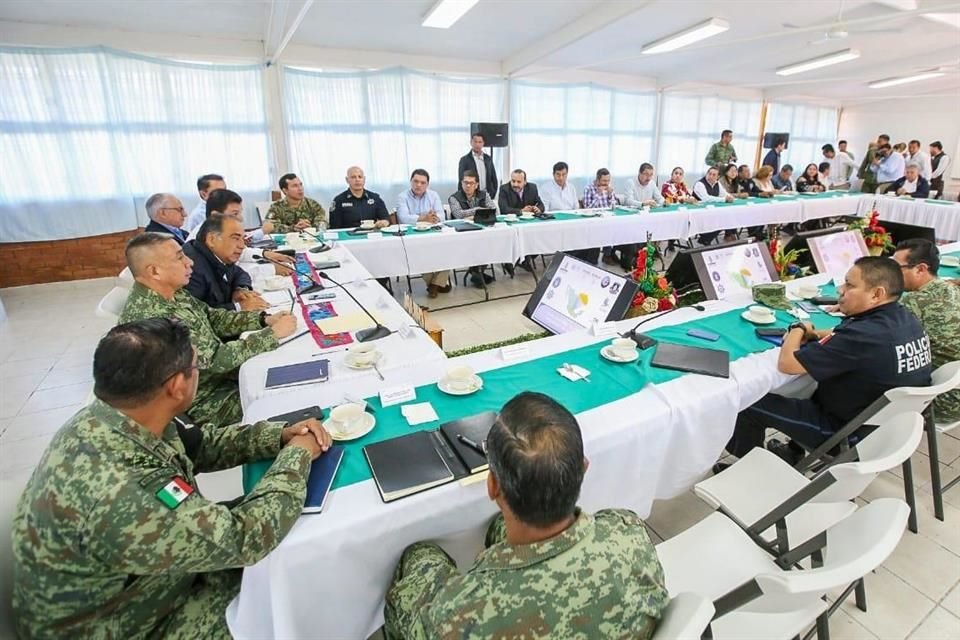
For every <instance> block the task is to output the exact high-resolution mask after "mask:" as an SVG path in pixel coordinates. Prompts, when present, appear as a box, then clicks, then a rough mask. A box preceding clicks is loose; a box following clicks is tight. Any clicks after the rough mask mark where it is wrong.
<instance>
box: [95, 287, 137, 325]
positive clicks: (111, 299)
mask: <svg viewBox="0 0 960 640" xmlns="http://www.w3.org/2000/svg"><path fill="white" fill-rule="evenodd" d="M129 296H130V290H129V289H124V288H123V287H114V288H113V289H110V291H108V292H107V295H105V296H103V298H101V299H100V303H99V304H98V305H97V311H96V314H97V315H98V316H100V317H101V318H114V319H117V318H119V317H120V314H121V313H122V312H123V305H125V304H126V303H127V298H128V297H129Z"/></svg>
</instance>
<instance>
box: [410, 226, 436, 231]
mask: <svg viewBox="0 0 960 640" xmlns="http://www.w3.org/2000/svg"><path fill="white" fill-rule="evenodd" d="M410 228H411V229H413V230H414V231H419V232H420V233H423V232H424V231H430V230H431V229H433V225H431V226H429V227H424V228H423V229H420V228H417V227H410Z"/></svg>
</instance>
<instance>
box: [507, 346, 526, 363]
mask: <svg viewBox="0 0 960 640" xmlns="http://www.w3.org/2000/svg"><path fill="white" fill-rule="evenodd" d="M529 355H530V348H529V347H528V346H527V345H525V344H511V345H507V346H506V347H500V357H501V358H503V359H504V360H505V361H507V362H509V361H510V360H519V359H520V358H526V357H527V356H529Z"/></svg>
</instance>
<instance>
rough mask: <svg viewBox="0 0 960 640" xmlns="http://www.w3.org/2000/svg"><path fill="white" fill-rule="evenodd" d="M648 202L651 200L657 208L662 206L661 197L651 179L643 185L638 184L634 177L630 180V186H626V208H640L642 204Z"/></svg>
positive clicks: (638, 181)
mask: <svg viewBox="0 0 960 640" xmlns="http://www.w3.org/2000/svg"><path fill="white" fill-rule="evenodd" d="M650 200H653V201H654V203H655V206H657V207H662V206H663V195H662V194H661V193H660V187H658V186H657V183H656V182H654V180H653V178H651V179H650V182H648V183H647V184H645V185H644V184H640V180H638V179H637V178H636V177H634V178H630V184H629V185H628V186H627V198H626V204H627V206H628V207H642V206H643V203H644V202H648V201H650Z"/></svg>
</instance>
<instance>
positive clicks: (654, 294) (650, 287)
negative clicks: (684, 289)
mask: <svg viewBox="0 0 960 640" xmlns="http://www.w3.org/2000/svg"><path fill="white" fill-rule="evenodd" d="M655 254H656V246H655V245H654V244H653V241H652V240H651V239H650V234H649V233H648V234H647V244H646V245H645V246H644V247H643V248H642V249H640V252H639V253H638V254H637V265H636V267H635V268H634V270H633V271H631V272H630V278H631V279H632V280H634V281H635V282H636V283H637V284H638V285H640V286H639V287H638V289H637V294H636V295H635V296H633V301H632V302H631V303H630V310H629V311H628V312H627V315H628V316H638V315H644V314H647V313H655V312H657V311H667V310H668V309H672V308H674V307H675V306H677V293H676V291H674V289H673V285H671V284H670V283H669V282H668V281H667V279H666V278H665V277H664V276H663V274H660V273H657V272H656V270H655V269H654V268H653V262H654V256H655Z"/></svg>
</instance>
